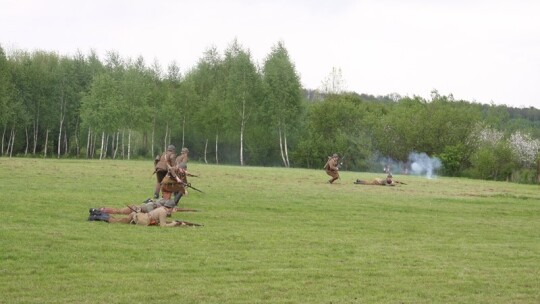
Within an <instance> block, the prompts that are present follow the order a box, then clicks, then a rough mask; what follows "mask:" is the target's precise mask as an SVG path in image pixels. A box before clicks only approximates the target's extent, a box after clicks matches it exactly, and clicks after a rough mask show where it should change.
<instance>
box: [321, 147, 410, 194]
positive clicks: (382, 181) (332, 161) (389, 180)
mask: <svg viewBox="0 0 540 304" xmlns="http://www.w3.org/2000/svg"><path fill="white" fill-rule="evenodd" d="M341 166H342V163H339V155H337V154H333V155H332V156H329V157H328V161H327V162H326V164H325V165H324V170H325V171H326V174H328V175H329V176H330V177H331V178H330V179H329V180H328V183H329V184H332V183H334V182H335V181H336V180H338V179H339V169H340V168H341ZM354 184H356V185H376V186H395V185H398V184H403V185H405V183H403V182H400V181H397V180H395V179H394V178H393V176H392V173H390V172H389V171H388V175H386V178H375V179H373V180H372V181H365V180H360V179H357V180H356V181H354Z"/></svg>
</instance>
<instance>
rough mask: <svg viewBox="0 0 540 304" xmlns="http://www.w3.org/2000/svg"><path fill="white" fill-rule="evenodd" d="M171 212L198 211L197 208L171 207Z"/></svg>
mask: <svg viewBox="0 0 540 304" xmlns="http://www.w3.org/2000/svg"><path fill="white" fill-rule="evenodd" d="M173 212H199V210H196V209H188V208H178V207H175V208H174V209H173Z"/></svg>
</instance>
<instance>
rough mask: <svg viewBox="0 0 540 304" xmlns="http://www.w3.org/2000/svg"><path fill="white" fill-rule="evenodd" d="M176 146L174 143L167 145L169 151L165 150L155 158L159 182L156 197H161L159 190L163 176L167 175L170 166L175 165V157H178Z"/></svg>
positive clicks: (155, 192)
mask: <svg viewBox="0 0 540 304" xmlns="http://www.w3.org/2000/svg"><path fill="white" fill-rule="evenodd" d="M175 151H176V148H175V147H174V146H173V145H169V146H168V147H167V151H165V152H164V153H163V154H161V155H160V156H156V158H155V159H154V167H155V169H154V173H156V178H157V183H156V187H155V189H154V198H159V190H160V189H161V182H162V181H163V178H165V176H166V175H167V171H168V169H167V168H168V167H169V166H170V167H172V166H174V165H175V159H176V153H175Z"/></svg>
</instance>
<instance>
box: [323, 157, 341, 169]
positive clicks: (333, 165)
mask: <svg viewBox="0 0 540 304" xmlns="http://www.w3.org/2000/svg"><path fill="white" fill-rule="evenodd" d="M324 169H325V170H326V172H328V171H337V170H338V161H337V159H336V158H333V157H331V158H330V159H329V160H328V161H327V162H326V165H324Z"/></svg>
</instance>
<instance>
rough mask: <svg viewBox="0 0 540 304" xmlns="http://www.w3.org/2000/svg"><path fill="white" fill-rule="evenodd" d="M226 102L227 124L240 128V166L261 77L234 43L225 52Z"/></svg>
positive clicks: (249, 59) (239, 47)
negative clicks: (227, 108) (227, 110)
mask: <svg viewBox="0 0 540 304" xmlns="http://www.w3.org/2000/svg"><path fill="white" fill-rule="evenodd" d="M224 65H225V90H226V95H225V98H226V102H227V105H228V107H229V108H230V112H228V113H226V114H229V115H230V117H229V123H230V125H231V126H234V125H236V126H237V127H239V129H240V132H239V137H240V138H239V140H240V150H239V151H240V165H242V166H243V165H244V164H245V160H244V137H245V134H246V128H247V126H248V122H249V120H250V117H251V115H252V114H253V113H254V112H255V111H256V109H257V106H258V103H257V102H258V101H259V100H260V98H261V89H262V83H261V77H260V75H259V73H258V72H257V68H256V66H255V64H254V63H253V61H252V59H251V54H250V53H249V51H248V50H244V49H243V48H242V46H241V45H240V44H239V43H238V41H237V40H234V41H233V42H232V43H231V45H230V46H229V47H228V48H227V50H226V51H225V60H224Z"/></svg>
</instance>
